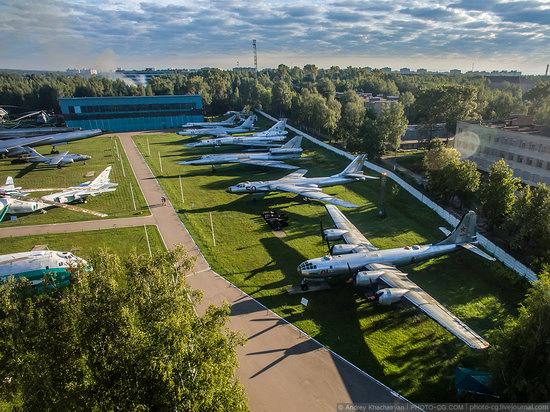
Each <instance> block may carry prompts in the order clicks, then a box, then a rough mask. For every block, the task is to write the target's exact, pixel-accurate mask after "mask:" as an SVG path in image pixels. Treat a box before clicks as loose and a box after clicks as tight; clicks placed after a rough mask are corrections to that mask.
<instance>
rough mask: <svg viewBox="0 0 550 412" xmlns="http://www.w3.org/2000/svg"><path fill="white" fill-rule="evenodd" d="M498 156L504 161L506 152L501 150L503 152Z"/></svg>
mask: <svg viewBox="0 0 550 412" xmlns="http://www.w3.org/2000/svg"><path fill="white" fill-rule="evenodd" d="M498 155H499V157H500V158H501V159H504V156H505V155H506V153H504V152H503V151H502V150H501V151H500V152H499V154H498Z"/></svg>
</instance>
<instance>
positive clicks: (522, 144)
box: [519, 140, 525, 149]
mask: <svg viewBox="0 0 550 412" xmlns="http://www.w3.org/2000/svg"><path fill="white" fill-rule="evenodd" d="M519 147H521V148H522V149H525V142H524V141H523V140H522V141H521V142H520V144H519Z"/></svg>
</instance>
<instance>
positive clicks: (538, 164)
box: [537, 159, 542, 169]
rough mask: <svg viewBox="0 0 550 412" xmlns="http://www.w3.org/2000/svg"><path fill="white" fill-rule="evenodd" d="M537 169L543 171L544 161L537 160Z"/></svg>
mask: <svg viewBox="0 0 550 412" xmlns="http://www.w3.org/2000/svg"><path fill="white" fill-rule="evenodd" d="M537 167H538V168H539V169H542V160H538V159H537Z"/></svg>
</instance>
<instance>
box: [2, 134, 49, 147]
mask: <svg viewBox="0 0 550 412" xmlns="http://www.w3.org/2000/svg"><path fill="white" fill-rule="evenodd" d="M51 138H52V136H51V135H46V136H38V137H22V138H20V139H12V140H9V141H7V142H6V144H5V145H1V147H0V149H3V150H10V149H15V148H18V147H23V146H28V145H31V144H33V143H38V142H43V141H46V140H50V139H51Z"/></svg>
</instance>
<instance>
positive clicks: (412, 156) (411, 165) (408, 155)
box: [394, 150, 426, 174]
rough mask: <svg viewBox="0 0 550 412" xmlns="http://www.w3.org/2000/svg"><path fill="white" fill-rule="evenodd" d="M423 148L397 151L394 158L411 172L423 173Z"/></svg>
mask: <svg viewBox="0 0 550 412" xmlns="http://www.w3.org/2000/svg"><path fill="white" fill-rule="evenodd" d="M425 153H426V151H425V150H418V151H414V152H401V153H400V152H398V155H397V157H396V158H394V159H395V161H396V162H397V164H399V165H401V166H403V167H404V168H406V169H409V170H410V171H411V172H414V173H418V174H424V165H423V161H424V154H425Z"/></svg>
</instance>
